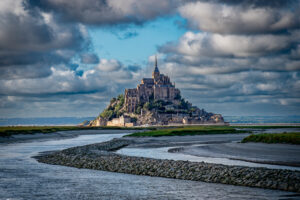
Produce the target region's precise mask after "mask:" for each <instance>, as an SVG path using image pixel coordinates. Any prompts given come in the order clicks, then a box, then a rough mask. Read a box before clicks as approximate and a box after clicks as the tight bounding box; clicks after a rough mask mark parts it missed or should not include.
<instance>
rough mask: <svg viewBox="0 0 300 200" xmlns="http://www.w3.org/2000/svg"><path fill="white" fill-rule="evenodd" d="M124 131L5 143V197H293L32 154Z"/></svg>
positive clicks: (0, 164) (1, 190)
mask: <svg viewBox="0 0 300 200" xmlns="http://www.w3.org/2000/svg"><path fill="white" fill-rule="evenodd" d="M99 133H101V130H99ZM122 135H123V134H113V135H109V134H106V135H81V136H79V137H76V138H71V139H63V140H62V139H59V140H49V141H36V142H24V143H13V144H1V146H0V200H2V199H15V200H17V199H56V200H57V199H67V200H68V199H278V198H287V197H288V196H289V195H293V193H290V192H283V191H274V190H265V189H258V188H249V187H240V186H231V185H223V184H212V183H204V182H196V181H185V180H176V179H168V178H159V177H149V176H136V175H129V174H121V173H112V172H104V171H96V170H89V169H76V168H71V167H65V166H56V165H48V164H43V163H38V162H37V161H36V160H35V159H33V158H31V156H34V155H37V154H38V152H43V151H53V150H60V149H64V148H68V147H72V146H78V145H85V144H90V143H96V142H102V141H106V140H110V139H112V138H115V137H121V136H122ZM295 198H296V197H295Z"/></svg>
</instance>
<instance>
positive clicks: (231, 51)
mask: <svg viewBox="0 0 300 200" xmlns="http://www.w3.org/2000/svg"><path fill="white" fill-rule="evenodd" d="M297 39H298V38H292V37H291V35H255V36H248V35H246V36H245V35H221V34H210V33H203V32H200V33H193V32H186V33H185V34H184V35H183V36H182V37H181V38H180V39H179V42H178V43H177V44H172V43H171V44H169V45H165V46H163V47H162V51H163V52H167V53H168V52H177V53H181V54H185V55H191V56H235V57H249V56H262V55H265V54H269V53H272V52H276V51H283V50H286V49H288V48H289V47H290V46H291V44H292V43H293V42H294V41H295V40H297Z"/></svg>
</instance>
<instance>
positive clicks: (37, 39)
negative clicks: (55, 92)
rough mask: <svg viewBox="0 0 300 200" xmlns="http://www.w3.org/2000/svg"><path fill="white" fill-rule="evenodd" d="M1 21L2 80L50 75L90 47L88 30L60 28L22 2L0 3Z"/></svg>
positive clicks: (52, 19) (74, 26)
mask: <svg viewBox="0 0 300 200" xmlns="http://www.w3.org/2000/svg"><path fill="white" fill-rule="evenodd" d="M0 18H1V20H0V26H1V29H0V74H5V75H3V76H1V77H0V78H5V79H10V78H13V79H15V78H38V77H44V76H47V75H50V74H51V73H49V72H50V67H51V66H52V65H56V64H67V63H69V62H70V60H71V58H72V57H73V56H74V55H76V54H77V53H78V52H81V51H84V50H85V49H87V47H88V46H89V39H88V35H87V32H86V30H85V27H83V26H82V25H78V24H61V23H59V22H58V21H57V20H56V19H55V15H53V14H51V13H45V12H41V11H40V10H38V9H29V8H28V7H27V5H26V4H25V3H24V2H23V1H22V0H15V1H8V0H4V1H1V4H0ZM43 70H44V71H43ZM22 75H23V76H22Z"/></svg>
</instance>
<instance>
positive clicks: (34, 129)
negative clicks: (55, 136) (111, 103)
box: [0, 126, 157, 137]
mask: <svg viewBox="0 0 300 200" xmlns="http://www.w3.org/2000/svg"><path fill="white" fill-rule="evenodd" d="M90 129H95V130H103V129H109V130H110V129H113V130H116V129H120V130H144V129H147V130H156V129H157V128H154V127H147V128H143V127H114V126H101V127H83V126H3V127H0V137H9V136H11V135H16V134H35V133H45V134H46V133H53V132H57V131H74V130H90Z"/></svg>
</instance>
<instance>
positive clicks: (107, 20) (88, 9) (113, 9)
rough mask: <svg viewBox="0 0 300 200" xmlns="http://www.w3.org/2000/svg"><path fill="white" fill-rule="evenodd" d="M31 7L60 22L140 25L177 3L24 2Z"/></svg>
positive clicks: (170, 0) (109, 0)
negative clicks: (51, 15)
mask: <svg viewBox="0 0 300 200" xmlns="http://www.w3.org/2000/svg"><path fill="white" fill-rule="evenodd" d="M28 2H30V4H31V5H33V6H37V7H39V8H41V9H43V10H45V11H53V12H56V13H58V14H59V15H60V17H61V18H62V19H63V20H66V21H76V22H81V23H85V24H94V25H112V24H121V23H136V24H140V23H143V22H145V21H148V20H151V19H154V18H156V17H158V16H161V15H166V14H169V13H171V12H173V11H174V9H175V8H176V7H177V6H178V5H179V4H180V2H181V0H165V1H161V0H151V1H148V0H126V1H120V0H86V1H84V2H82V1H81V0H73V1H68V0H43V1H34V0H28Z"/></svg>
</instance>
